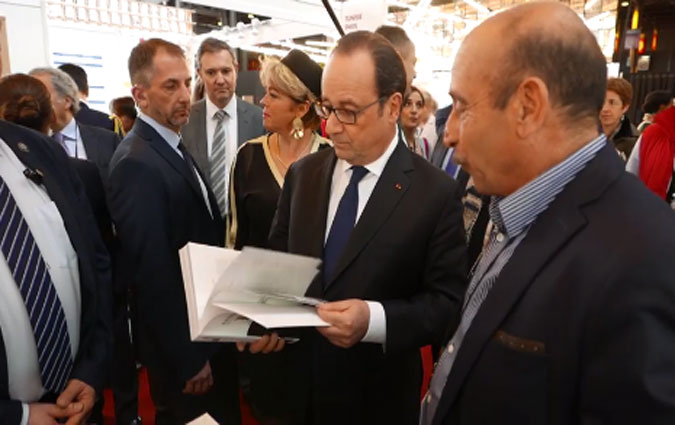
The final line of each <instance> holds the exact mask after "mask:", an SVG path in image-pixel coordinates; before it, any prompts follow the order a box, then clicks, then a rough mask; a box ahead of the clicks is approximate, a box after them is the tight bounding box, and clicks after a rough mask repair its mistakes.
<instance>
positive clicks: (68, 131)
mask: <svg viewBox="0 0 675 425" xmlns="http://www.w3.org/2000/svg"><path fill="white" fill-rule="evenodd" d="M60 133H61V134H63V141H64V143H65V144H66V146H68V155H70V157H71V158H79V159H87V151H86V150H85V149H84V143H83V142H82V136H81V135H80V129H79V127H78V126H77V121H75V118H73V119H71V120H70V122H69V123H68V124H66V126H65V127H63V129H62V130H61V131H60Z"/></svg>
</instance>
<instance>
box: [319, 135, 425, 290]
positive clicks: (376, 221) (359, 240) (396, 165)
mask: <svg viewBox="0 0 675 425" xmlns="http://www.w3.org/2000/svg"><path fill="white" fill-rule="evenodd" d="M399 140H400V138H399ZM411 155H412V154H411V153H410V151H409V150H408V149H407V148H406V147H405V145H403V143H401V142H398V143H397V145H396V148H395V149H394V152H393V153H392V155H391V157H390V158H389V161H387V165H386V166H385V167H384V170H383V172H382V175H381V176H380V179H379V180H378V182H377V184H376V185H375V188H374V189H373V193H372V194H371V195H370V199H368V203H367V204H366V207H365V208H364V210H363V212H362V213H361V217H360V218H359V221H358V222H357V223H356V226H355V227H354V230H353V231H352V233H351V235H350V237H349V241H348V242H347V246H346V247H345V249H344V251H343V252H342V254H341V256H340V259H339V260H338V263H337V266H336V267H335V274H334V275H333V278H332V279H331V280H330V281H329V282H328V283H327V285H326V289H328V288H329V287H330V286H331V285H332V284H333V282H335V280H336V279H337V278H338V277H339V276H340V274H341V273H342V271H344V269H345V268H347V266H349V264H350V263H351V262H352V261H354V258H356V256H357V255H358V254H359V253H360V252H361V251H362V250H363V248H365V246H366V245H367V244H368V242H369V241H370V240H371V239H372V238H373V237H374V236H375V235H376V234H377V232H378V231H379V230H380V228H381V227H382V225H383V224H384V223H385V222H386V221H387V218H388V217H389V215H390V214H391V213H392V211H393V210H394V208H395V207H396V205H398V202H399V201H400V200H401V197H403V195H404V194H405V192H406V191H407V190H408V187H409V186H410V177H409V176H408V174H407V173H408V172H410V171H412V170H414V167H413V164H412V158H411ZM323 217H325V215H324V216H323Z"/></svg>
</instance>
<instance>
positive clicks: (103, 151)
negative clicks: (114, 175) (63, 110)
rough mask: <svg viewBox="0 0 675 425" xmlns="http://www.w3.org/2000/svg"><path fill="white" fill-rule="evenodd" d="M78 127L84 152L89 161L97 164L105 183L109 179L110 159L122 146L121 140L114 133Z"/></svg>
mask: <svg viewBox="0 0 675 425" xmlns="http://www.w3.org/2000/svg"><path fill="white" fill-rule="evenodd" d="M76 121H77V120H76ZM77 127H78V129H79V131H80V137H81V138H82V144H83V145H84V150H85V151H86V152H87V159H88V160H89V161H91V162H93V163H94V164H96V167H97V168H98V170H99V172H100V174H101V179H102V180H103V183H105V182H106V181H107V179H108V174H109V173H108V166H109V164H110V159H111V158H112V156H113V153H114V152H115V149H116V148H117V146H118V145H119V144H120V138H119V137H118V136H117V134H115V133H113V132H112V131H108V130H103V129H102V128H98V127H93V126H91V125H85V124H80V123H78V124H77Z"/></svg>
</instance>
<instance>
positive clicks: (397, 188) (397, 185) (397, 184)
mask: <svg viewBox="0 0 675 425" xmlns="http://www.w3.org/2000/svg"><path fill="white" fill-rule="evenodd" d="M394 187H395V188H396V190H401V189H403V186H401V183H396V184H395V185H394Z"/></svg>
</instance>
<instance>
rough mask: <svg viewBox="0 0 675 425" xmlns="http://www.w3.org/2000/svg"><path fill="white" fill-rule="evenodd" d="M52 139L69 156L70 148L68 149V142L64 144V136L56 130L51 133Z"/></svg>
mask: <svg viewBox="0 0 675 425" xmlns="http://www.w3.org/2000/svg"><path fill="white" fill-rule="evenodd" d="M52 139H53V140H54V141H55V142H56V143H58V144H59V146H61V147H62V148H63V150H64V151H66V154H67V155H68V156H70V149H68V144H66V136H64V135H63V133H61V132H58V133H54V134H53V135H52Z"/></svg>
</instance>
